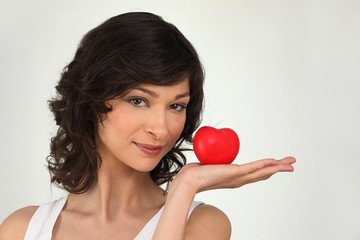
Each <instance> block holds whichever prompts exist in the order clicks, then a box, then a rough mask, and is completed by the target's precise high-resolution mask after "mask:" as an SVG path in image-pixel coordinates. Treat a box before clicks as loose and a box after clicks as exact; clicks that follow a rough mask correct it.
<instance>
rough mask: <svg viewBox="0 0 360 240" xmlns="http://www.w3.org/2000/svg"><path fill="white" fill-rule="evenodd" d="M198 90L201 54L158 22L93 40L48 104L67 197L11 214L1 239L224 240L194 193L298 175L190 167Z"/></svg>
mask: <svg viewBox="0 0 360 240" xmlns="http://www.w3.org/2000/svg"><path fill="white" fill-rule="evenodd" d="M202 87H203V70H202V67H201V63H200V61H199V59H198V56H197V53H196V51H195V49H194V48H193V47H192V45H191V44H190V42H189V41H188V40H187V39H186V38H185V37H184V36H183V35H182V34H181V33H180V32H179V30H178V29H177V28H176V27H175V26H173V25H171V24H169V23H167V22H165V21H163V20H162V19H161V18H160V17H158V16H156V15H153V14H150V13H127V14H122V15H119V16H115V17H113V18H110V19H109V20H107V21H105V22H104V23H103V24H101V25H100V26H98V27H97V28H95V29H93V30H91V31H90V32H89V33H87V34H86V35H85V36H84V38H83V40H82V41H81V43H80V45H79V47H78V49H77V52H76V54H75V57H74V59H73V60H72V62H71V63H70V64H69V65H68V66H67V67H66V68H65V69H64V71H63V74H62V76H61V79H60V81H59V83H58V86H57V87H56V89H57V93H58V96H57V97H56V98H54V99H52V100H51V101H50V108H51V110H52V112H53V113H54V115H55V120H56V123H57V125H58V126H59V129H58V132H57V135H56V136H55V137H54V138H53V139H52V141H51V154H50V156H49V158H48V168H49V171H50V173H51V175H52V182H53V183H55V184H56V185H58V186H60V187H62V188H63V189H65V190H66V191H68V192H69V195H68V196H65V197H64V198H62V199H60V200H58V201H54V202H52V203H49V204H44V205H42V206H40V207H38V206H30V207H26V208H23V209H20V210H18V211H16V212H14V213H13V214H12V215H10V216H9V217H8V218H7V219H6V220H5V221H4V222H3V224H2V226H1V228H0V239H4V240H5V239H11V240H14V239H24V238H25V239H70V240H71V239H151V238H152V239H167V240H168V239H229V238H230V232H231V226H230V222H229V220H228V218H227V217H226V215H225V214H224V213H223V212H222V211H220V210H219V209H217V208H215V207H213V206H210V205H206V204H201V203H199V202H193V199H194V196H195V194H196V193H198V192H201V191H206V190H210V189H218V188H237V187H240V186H242V185H244V184H248V183H252V182H256V181H259V180H264V179H267V178H269V177H270V176H271V175H273V174H275V173H277V172H281V171H293V167H292V164H293V163H294V162H295V159H294V158H292V157H288V158H284V159H282V160H279V161H276V160H274V159H265V160H260V161H256V162H253V163H249V164H244V165H234V164H233V165H218V166H209V165H207V166H201V165H200V164H194V163H193V164H188V165H185V166H184V164H185V157H184V155H183V154H182V151H184V150H185V149H182V148H181V144H182V143H183V142H184V141H186V142H188V143H192V135H193V133H194V131H195V130H196V129H197V127H198V126H199V124H200V115H201V110H202V103H203V89H202ZM175 175H176V178H175V179H173V178H174V177H175ZM170 182H171V185H169V183H170ZM165 183H168V186H169V187H168V191H164V190H163V189H162V188H160V187H159V186H160V185H162V184H165Z"/></svg>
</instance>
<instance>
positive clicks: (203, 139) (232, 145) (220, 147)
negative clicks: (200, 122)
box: [193, 126, 240, 165]
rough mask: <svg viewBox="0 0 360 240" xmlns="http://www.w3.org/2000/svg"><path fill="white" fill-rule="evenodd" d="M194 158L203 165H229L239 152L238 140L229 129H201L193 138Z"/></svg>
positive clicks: (206, 127) (234, 133)
mask: <svg viewBox="0 0 360 240" xmlns="http://www.w3.org/2000/svg"><path fill="white" fill-rule="evenodd" d="M193 147H194V152H195V155H196V157H197V158H198V159H199V161H200V163H201V164H203V165H207V164H230V163H232V162H233V161H234V159H235V158H236V155H237V154H238V152H239V148H240V140H239V137H238V135H237V134H236V132H235V131H234V130H232V129H230V128H222V129H216V128H213V127H208V126H205V127H201V128H200V129H199V130H198V131H197V132H196V134H195V136H194V141H193Z"/></svg>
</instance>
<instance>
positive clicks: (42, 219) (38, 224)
mask: <svg viewBox="0 0 360 240" xmlns="http://www.w3.org/2000/svg"><path fill="white" fill-rule="evenodd" d="M68 196H69V195H66V196H64V197H62V198H60V199H58V200H55V201H52V202H49V203H45V204H43V205H40V206H39V208H38V209H37V210H36V211H35V213H34V215H33V216H32V218H31V220H30V222H29V225H28V227H27V230H26V234H25V238H24V240H35V239H36V240H51V237H52V231H53V228H54V225H55V222H56V220H57V219H58V217H59V215H60V212H61V210H62V209H63V207H64V205H65V203H66V201H67V199H68Z"/></svg>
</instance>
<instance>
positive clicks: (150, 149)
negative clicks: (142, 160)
mask: <svg viewBox="0 0 360 240" xmlns="http://www.w3.org/2000/svg"><path fill="white" fill-rule="evenodd" d="M135 145H136V146H137V147H138V148H139V149H140V150H141V151H142V152H144V153H146V154H148V155H150V156H156V155H158V154H159V153H161V151H162V149H163V146H160V145H157V146H155V145H150V144H142V143H136V142H135Z"/></svg>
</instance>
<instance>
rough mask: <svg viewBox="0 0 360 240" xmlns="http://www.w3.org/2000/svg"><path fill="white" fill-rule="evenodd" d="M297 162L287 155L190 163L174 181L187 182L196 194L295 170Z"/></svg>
mask: <svg viewBox="0 0 360 240" xmlns="http://www.w3.org/2000/svg"><path fill="white" fill-rule="evenodd" d="M295 162H296V160H295V158H293V157H286V158H283V159H281V160H275V159H263V160H258V161H255V162H251V163H246V164H242V165H237V164H227V165H201V164H198V163H190V164H187V165H185V166H184V167H183V168H182V169H181V171H180V172H179V173H178V175H177V176H176V178H175V180H174V181H175V182H178V183H179V182H185V183H186V185H187V186H188V187H190V188H191V190H192V191H193V193H194V194H196V193H198V192H202V191H206V190H210V189H219V188H238V187H241V186H243V185H245V184H249V183H253V182H257V181H260V180H266V179H268V178H270V177H271V176H272V175H274V174H275V173H278V172H292V171H294V167H293V166H292V164H293V163H295ZM170 188H171V186H170ZM189 190H190V189H189Z"/></svg>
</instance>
